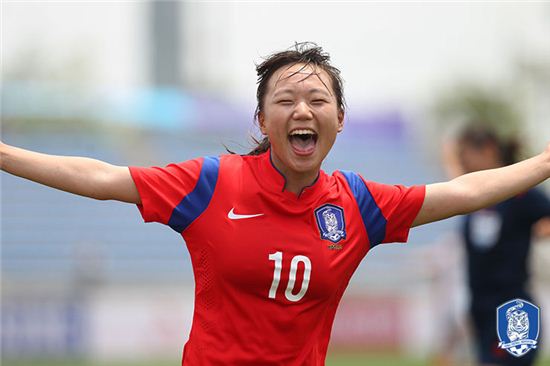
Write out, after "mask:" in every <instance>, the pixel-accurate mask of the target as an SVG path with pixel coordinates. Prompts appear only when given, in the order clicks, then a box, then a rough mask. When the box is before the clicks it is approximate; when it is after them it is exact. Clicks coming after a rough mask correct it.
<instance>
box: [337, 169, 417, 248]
mask: <svg viewBox="0 0 550 366" xmlns="http://www.w3.org/2000/svg"><path fill="white" fill-rule="evenodd" d="M341 173H342V174H343V175H344V177H345V178H346V180H347V182H348V185H349V187H350V190H351V192H352V194H353V196H354V198H355V201H356V202H357V206H358V207H359V212H360V213H361V218H362V220H363V224H364V225H365V229H366V231H367V236H368V238H369V242H370V247H371V248H372V247H374V246H376V245H378V244H380V243H393V242H406V241H407V238H408V236H409V230H410V228H411V226H412V223H413V221H414V219H415V218H416V216H417V215H418V212H419V211H420V208H421V207H422V203H423V202H424V196H425V193H426V188H425V186H411V187H405V186H403V185H387V184H380V183H375V182H370V181H366V180H365V179H363V177H361V176H360V175H358V174H355V173H353V172H347V171H342V172H341Z"/></svg>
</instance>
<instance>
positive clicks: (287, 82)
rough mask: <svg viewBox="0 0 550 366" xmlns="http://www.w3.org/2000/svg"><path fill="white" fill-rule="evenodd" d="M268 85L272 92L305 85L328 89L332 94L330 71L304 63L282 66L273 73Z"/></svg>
mask: <svg viewBox="0 0 550 366" xmlns="http://www.w3.org/2000/svg"><path fill="white" fill-rule="evenodd" d="M268 85H269V91H271V92H275V91H277V90H280V89H286V88H296V87H303V86H305V87H308V88H310V87H311V88H318V89H321V90H326V91H328V92H329V93H330V94H332V90H331V88H332V82H331V79H330V76H329V75H328V73H327V72H326V71H325V70H323V69H322V68H321V67H317V66H315V65H306V64H302V63H297V64H293V65H285V66H282V67H281V68H279V69H278V70H277V71H275V72H274V73H273V75H272V76H271V78H270V79H269V83H268Z"/></svg>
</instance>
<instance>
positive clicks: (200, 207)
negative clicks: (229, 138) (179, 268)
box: [168, 156, 220, 233]
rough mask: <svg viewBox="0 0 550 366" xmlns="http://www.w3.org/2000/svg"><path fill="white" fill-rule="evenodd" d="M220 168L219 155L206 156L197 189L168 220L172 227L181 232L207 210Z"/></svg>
mask: <svg viewBox="0 0 550 366" xmlns="http://www.w3.org/2000/svg"><path fill="white" fill-rule="evenodd" d="M219 168H220V158H219V157H217V156H207V157H205V158H204V161H203V163H202V168H201V173H200V176H199V180H198V181H197V185H196V186H195V189H193V191H191V193H189V194H188V195H187V196H185V197H184V198H183V199H182V200H181V202H180V203H179V204H178V205H177V206H176V207H175V208H174V211H172V215H171V216H170V220H169V221H168V225H169V226H170V227H171V228H172V229H174V230H175V231H177V232H178V233H181V232H182V231H183V230H185V229H186V228H187V227H188V226H189V225H190V224H191V223H192V222H193V221H195V219H196V218H197V217H199V216H200V214H202V213H203V212H204V210H206V208H207V207H208V204H209V203H210V200H211V199H212V195H213V194H214V189H215V188H216V182H217V181H218V171H219Z"/></svg>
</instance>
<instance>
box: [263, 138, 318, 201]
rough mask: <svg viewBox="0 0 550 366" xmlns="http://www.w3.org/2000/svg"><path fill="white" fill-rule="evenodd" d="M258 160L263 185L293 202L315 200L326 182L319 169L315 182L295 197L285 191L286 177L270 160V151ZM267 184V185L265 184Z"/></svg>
mask: <svg viewBox="0 0 550 366" xmlns="http://www.w3.org/2000/svg"><path fill="white" fill-rule="evenodd" d="M259 158H260V177H259V178H260V179H261V180H262V181H264V182H265V183H266V184H265V185H264V186H265V187H266V188H268V189H269V190H270V191H272V192H273V193H277V194H280V195H282V196H285V197H287V198H289V199H291V200H294V201H308V200H310V199H311V198H315V197H316V196H317V195H319V193H320V192H322V191H323V187H324V186H325V184H326V181H327V175H326V173H325V172H324V171H323V170H322V169H321V170H320V171H319V174H318V175H317V178H316V179H315V181H314V182H313V183H312V184H311V185H309V186H307V187H305V188H304V189H303V190H302V192H300V194H299V195H296V194H294V193H292V192H290V191H287V190H286V189H285V186H286V177H285V176H284V175H283V173H281V172H280V171H279V170H278V169H277V168H276V167H275V165H273V160H272V158H271V149H269V150H268V151H266V152H265V153H263V154H261V155H260V156H259ZM267 182H269V183H267Z"/></svg>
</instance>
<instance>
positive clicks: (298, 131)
mask: <svg viewBox="0 0 550 366" xmlns="http://www.w3.org/2000/svg"><path fill="white" fill-rule="evenodd" d="M295 135H315V132H314V131H312V130H294V131H291V132H290V136H295Z"/></svg>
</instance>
